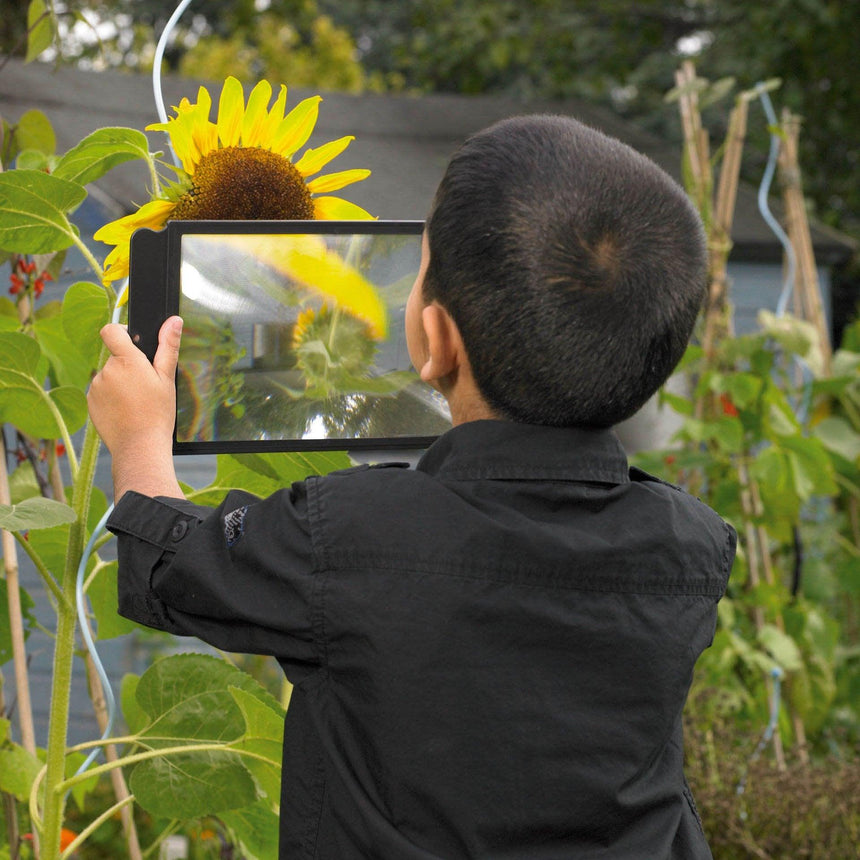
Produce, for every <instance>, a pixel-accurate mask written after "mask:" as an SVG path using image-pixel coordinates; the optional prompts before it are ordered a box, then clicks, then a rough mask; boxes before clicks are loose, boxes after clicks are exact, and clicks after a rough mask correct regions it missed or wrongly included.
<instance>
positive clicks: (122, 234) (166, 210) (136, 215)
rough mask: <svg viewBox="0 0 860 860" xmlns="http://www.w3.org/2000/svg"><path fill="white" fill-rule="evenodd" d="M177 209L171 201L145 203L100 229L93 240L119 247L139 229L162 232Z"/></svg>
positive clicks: (160, 200)
mask: <svg viewBox="0 0 860 860" xmlns="http://www.w3.org/2000/svg"><path fill="white" fill-rule="evenodd" d="M175 208H176V204H175V203H173V202H172V201H170V200H162V199H161V198H158V199H156V200H150V201H149V203H144V205H143V206H141V207H140V209H138V210H137V212H132V213H131V215H124V216H123V217H122V218H117V219H116V221H111V222H109V223H108V224H105V225H104V227H101V228H99V229H98V230H96V232H95V233H94V234H93V238H94V239H96V240H97V241H99V242H104V243H105V244H106V245H119V244H121V243H122V242H127V241H128V240H129V238H131V234H132V233H134V231H135V230H137V229H138V228H139V227H149V228H150V229H152V230H160V229H161V228H162V227H163V226H164V224H165V222H166V221H167V219H168V217H169V216H170V213H171V212H172V211H173V210H174V209H175Z"/></svg>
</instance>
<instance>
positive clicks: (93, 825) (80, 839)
mask: <svg viewBox="0 0 860 860" xmlns="http://www.w3.org/2000/svg"><path fill="white" fill-rule="evenodd" d="M131 803H134V795H133V794H130V795H128V797H125V798H123V799H122V800H120V801H119V802H118V803H115V804H114V805H113V806H112V807H111V808H110V809H106V810H105V811H104V812H103V813H102V814H101V815H99V817H98V818H96V819H95V820H94V821H91V822H90V823H89V824H88V825H87V826H86V827H85V828H84V829H83V830H82V831H81V832H80V833H79V834H78V835H77V836H76V837H75V838H74V840H72V842H70V843H69V845H68V847H67V848H66V850H65V851H64V852H63V853H62V855H61V858H62V860H66V858H67V857H72V856H73V855H74V853H75V851H77V850H78V848H79V847H80V846H81V845H83V844H84V842H85V841H86V839H87V837H88V836H89V835H90V834H91V833H94V832H95V831H96V830H98V829H99V827H101V826H102V824H104V823H105V821H107V820H108V819H109V818H112V817H113V816H114V815H116V813H117V812H121V811H122V812H124V811H125V810H126V808H127V807H128V805H129V804H131Z"/></svg>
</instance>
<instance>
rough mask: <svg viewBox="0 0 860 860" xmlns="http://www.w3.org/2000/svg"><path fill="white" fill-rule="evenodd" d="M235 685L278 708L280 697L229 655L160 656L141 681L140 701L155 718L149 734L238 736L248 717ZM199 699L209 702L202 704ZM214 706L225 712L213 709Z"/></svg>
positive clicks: (209, 737)
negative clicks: (228, 659)
mask: <svg viewBox="0 0 860 860" xmlns="http://www.w3.org/2000/svg"><path fill="white" fill-rule="evenodd" d="M231 687H236V688H238V689H241V690H245V691H247V692H249V693H251V694H252V695H254V696H255V697H256V698H258V699H260V701H262V702H267V703H269V704H270V707H274V708H277V703H276V701H275V699H274V698H273V697H272V696H270V695H269V694H268V693H267V692H266V691H265V689H264V688H263V687H261V686H260V684H258V683H257V682H256V681H255V680H254V679H253V678H252V677H251V676H250V675H247V674H246V673H244V672H242V671H240V670H239V669H237V668H236V667H235V666H232V665H231V664H229V663H227V662H226V661H225V660H219V659H218V658H216V657H210V656H208V655H205V654H177V655H175V656H172V657H166V658H164V659H163V660H159V661H157V662H156V663H154V664H153V665H152V666H150V668H149V669H147V671H146V672H144V673H143V675H142V676H141V679H140V681H139V683H138V685H137V691H136V696H137V701H138V704H139V705H140V707H141V708H142V709H143V710H144V711H145V712H146V713H147V714H148V715H149V717H150V719H151V720H152V723H151V725H150V726H148V727H147V729H146V730H145V732H144V733H145V734H146V735H147V737H148V738H149V739H150V740H152V739H153V738H155V737H156V736H158V737H160V738H161V739H171V738H173V739H177V738H186V739H189V738H193V739H197V740H200V739H203V740H215V739H220V740H224V741H232V740H236V739H237V738H239V737H240V736H241V735H242V733H243V732H244V730H245V721H244V719H243V717H242V714H241V711H240V710H239V707H238V706H237V705H236V702H235V699H234V697H233V695H232V694H231V693H230V688H231ZM216 700H217V701H216ZM195 702H202V703H204V704H203V705H202V706H198V705H196V704H195ZM213 707H217V708H218V709H219V710H220V711H221V713H219V714H214V713H212V712H211V709H212V708H213ZM207 717H208V718H209V719H210V722H209V723H208V724H206V722H205V720H206V718H207ZM156 723H158V727H157V729H156Z"/></svg>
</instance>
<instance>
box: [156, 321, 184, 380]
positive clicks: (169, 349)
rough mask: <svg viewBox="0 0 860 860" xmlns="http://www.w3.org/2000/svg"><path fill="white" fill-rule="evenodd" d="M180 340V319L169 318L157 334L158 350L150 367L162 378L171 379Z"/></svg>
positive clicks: (176, 360) (177, 356) (174, 369)
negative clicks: (162, 376) (161, 375)
mask: <svg viewBox="0 0 860 860" xmlns="http://www.w3.org/2000/svg"><path fill="white" fill-rule="evenodd" d="M181 339H182V318H181V317H169V318H168V319H166V320H165V321H164V323H163V324H162V326H161V328H160V329H159V332H158V349H157V350H156V351H155V358H153V359H152V366H153V367H154V368H155V369H156V370H157V371H158V372H159V373H160V374H163V375H164V376H167V377H168V378H170V379H173V376H174V374H175V373H176V364H177V362H178V361H179V342H180V340H181Z"/></svg>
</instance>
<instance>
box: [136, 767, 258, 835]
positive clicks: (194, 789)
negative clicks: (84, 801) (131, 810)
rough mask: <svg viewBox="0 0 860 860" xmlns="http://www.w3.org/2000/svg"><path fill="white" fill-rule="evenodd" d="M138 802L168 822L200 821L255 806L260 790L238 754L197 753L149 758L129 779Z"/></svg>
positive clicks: (152, 813)
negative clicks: (193, 819)
mask: <svg viewBox="0 0 860 860" xmlns="http://www.w3.org/2000/svg"><path fill="white" fill-rule="evenodd" d="M129 787H130V788H131V790H132V792H133V793H134V796H135V799H136V800H137V802H138V803H139V804H140V805H141V806H142V807H143V808H144V809H145V810H146V811H147V812H149V813H150V814H151V815H154V816H156V817H159V818H166V819H177V818H178V819H184V818H185V819H187V818H199V817H202V816H204V815H214V814H216V813H222V812H223V811H224V810H228V809H239V808H241V807H243V806H248V805H250V804H252V803H254V802H255V801H256V799H257V789H256V786H255V784H254V780H253V778H252V777H251V774H250V773H249V772H248V770H247V768H245V766H244V765H243V764H242V761H241V759H240V758H239V756H238V755H236V753H231V752H220V751H215V752H209V751H207V752H194V753H181V754H178V755H171V756H164V757H160V758H154V759H149V760H147V761H144V762H141V763H140V764H138V765H137V766H136V767H135V768H134V770H133V771H132V774H131V777H130V778H129Z"/></svg>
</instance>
